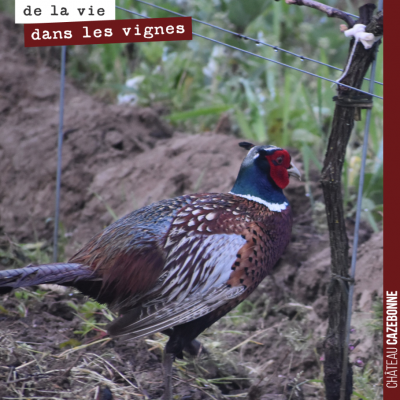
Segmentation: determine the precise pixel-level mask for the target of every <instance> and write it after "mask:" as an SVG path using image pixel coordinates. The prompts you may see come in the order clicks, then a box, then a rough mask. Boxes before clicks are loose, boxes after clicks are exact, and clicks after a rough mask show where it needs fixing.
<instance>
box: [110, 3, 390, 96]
mask: <svg viewBox="0 0 400 400" xmlns="http://www.w3.org/2000/svg"><path fill="white" fill-rule="evenodd" d="M115 7H116V8H118V9H120V10H122V11H126V12H128V13H130V14H134V15H137V16H139V17H142V18H147V19H150V17H148V16H146V15H143V14H139V13H138V12H136V11H131V10H127V9H126V8H122V7H120V6H115ZM192 34H193V35H194V36H198V37H201V38H203V39H206V40H209V41H211V42H214V43H217V44H220V45H222V46H225V47H229V48H231V49H233V50H237V51H240V52H242V53H245V54H249V55H251V56H254V57H257V58H261V59H262V60H266V61H271V62H273V63H275V64H278V65H281V66H283V67H286V68H290V69H293V70H295V71H299V72H302V73H303V74H307V75H310V76H314V77H315V78H319V79H323V80H325V81H328V82H331V83H334V84H336V85H340V86H343V87H346V88H348V89H352V90H355V91H357V92H360V93H364V94H367V95H369V96H373V97H376V98H378V99H381V100H383V97H381V96H378V95H376V94H371V93H369V92H365V91H364V90H361V89H357V88H355V87H352V86H349V85H345V84H344V83H337V82H336V81H334V80H332V79H329V78H325V77H324V76H320V75H317V74H313V73H312V72H308V71H305V70H303V69H300V68H296V67H293V66H291V65H288V64H285V63H282V62H280V61H276V60H273V59H271V58H267V57H263V56H260V55H259V54H255V53H252V52H250V51H247V50H243V49H240V48H239V47H235V46H231V45H230V44H227V43H223V42H220V41H219V40H216V39H212V38H209V37H207V36H203V35H200V34H199V33H195V32H192Z"/></svg>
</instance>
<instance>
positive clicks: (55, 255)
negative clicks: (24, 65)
mask: <svg viewBox="0 0 400 400" xmlns="http://www.w3.org/2000/svg"><path fill="white" fill-rule="evenodd" d="M66 53H67V46H62V47H61V80H60V113H59V120H58V148H57V181H56V211H55V216H54V236H53V261H54V262H57V261H58V224H59V220H60V190H61V161H62V145H63V125H64V88H65V59H66Z"/></svg>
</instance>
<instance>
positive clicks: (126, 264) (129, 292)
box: [0, 142, 300, 400]
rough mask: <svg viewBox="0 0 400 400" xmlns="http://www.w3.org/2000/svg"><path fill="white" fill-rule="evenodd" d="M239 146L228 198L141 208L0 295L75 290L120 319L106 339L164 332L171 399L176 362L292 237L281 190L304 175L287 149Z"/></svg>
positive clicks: (4, 283) (5, 279) (4, 280)
mask: <svg viewBox="0 0 400 400" xmlns="http://www.w3.org/2000/svg"><path fill="white" fill-rule="evenodd" d="M239 145H240V146H241V147H243V148H245V149H246V150H248V154H247V156H246V157H245V159H244V161H243V163H242V165H241V168H240V171H239V174H238V177H237V179H236V182H235V184H234V186H233V188H232V190H231V191H230V192H229V193H199V194H192V195H184V196H180V197H176V198H173V199H169V200H163V201H160V202H158V203H154V204H151V205H149V206H146V207H143V208H141V209H139V210H137V211H134V212H132V213H131V214H128V215H126V216H125V217H123V218H121V219H119V220H118V221H116V222H114V223H113V224H111V225H110V226H109V227H107V228H106V229H105V230H104V231H103V232H101V233H99V234H98V235H96V236H94V237H93V238H92V239H91V240H90V241H89V242H88V243H87V244H86V246H84V247H83V249H82V250H80V251H79V252H78V253H77V254H75V255H74V256H73V257H72V258H71V259H70V260H69V261H68V262H67V263H54V264H46V265H39V266H32V265H30V266H27V267H25V268H20V269H15V270H6V271H1V272H0V293H7V292H9V291H11V290H12V289H14V288H18V287H23V286H32V285H38V284H42V283H56V284H60V285H64V286H73V287H75V288H77V289H78V290H80V291H81V292H82V293H83V294H85V295H88V296H90V297H92V298H94V299H96V300H97V301H98V302H100V303H106V304H108V305H109V307H111V309H113V310H116V311H118V313H119V317H118V318H117V319H116V320H115V321H114V322H112V323H111V325H110V326H109V327H108V332H109V334H110V335H111V336H112V337H116V336H122V337H125V338H140V337H143V336H146V335H149V334H151V333H154V332H163V333H165V334H167V335H168V336H169V341H168V343H167V344H166V346H165V350H164V357H163V366H164V385H165V392H164V399H165V400H170V399H171V398H172V385H171V379H172V363H173V360H174V358H175V357H179V358H181V357H183V350H184V349H185V350H186V349H188V350H191V352H193V351H196V349H198V347H199V346H198V345H199V344H198V342H197V341H196V340H195V339H196V337H197V336H198V335H199V334H200V333H201V332H203V331H204V330H205V329H206V328H208V327H209V326H210V325H212V324H213V323H214V322H216V321H217V320H219V319H220V318H221V317H222V316H224V315H225V314H226V313H228V312H229V311H230V310H232V309H233V308H234V307H235V306H237V305H238V304H239V303H240V302H242V301H243V300H244V299H245V298H246V297H247V296H249V294H250V293H251V292H252V291H253V290H254V289H255V288H256V287H257V286H258V285H259V283H260V282H261V281H262V280H263V279H264V278H265V276H266V275H267V274H268V273H269V272H270V271H271V269H272V267H273V266H274V264H275V263H276V262H277V261H278V259H279V258H280V257H281V255H282V253H283V252H284V250H285V248H286V246H287V244H288V243H289V241H290V236H291V229H292V215H291V209H290V206H289V204H288V201H287V199H286V197H285V195H284V194H283V191H282V189H284V188H285V187H286V186H287V185H288V184H289V176H290V175H292V176H295V177H297V178H299V179H300V173H299V171H298V169H297V168H296V167H295V166H294V164H293V163H292V162H291V157H290V155H289V153H288V152H287V151H286V150H284V149H282V148H279V147H275V146H266V145H264V146H255V145H253V144H251V143H247V142H242V143H239Z"/></svg>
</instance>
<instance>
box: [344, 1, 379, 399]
mask: <svg viewBox="0 0 400 400" xmlns="http://www.w3.org/2000/svg"><path fill="white" fill-rule="evenodd" d="M382 10H383V0H379V4H378V11H382ZM377 54H378V47H377V48H376V50H375V59H374V61H373V62H372V66H371V81H370V84H369V91H370V92H371V93H372V92H373V91H374V84H373V81H374V79H375V72H376V59H377ZM371 116H372V109H371V108H369V109H368V110H367V117H366V120H365V131H364V140H363V149H362V157H361V169H360V181H359V183H358V197H357V211H356V222H355V226H354V238H353V250H352V257H351V268H350V287H349V294H348V301H347V318H346V331H345V332H346V338H345V343H344V349H343V366H342V381H341V387H340V400H344V399H345V395H346V381H347V363H348V361H347V358H348V354H349V342H350V324H351V313H352V311H353V310H352V309H353V294H354V284H355V282H354V278H355V275H356V263H357V248H358V235H359V229H360V217H361V207H362V199H363V189H364V175H365V164H366V160H367V151H368V136H369V128H370V126H371Z"/></svg>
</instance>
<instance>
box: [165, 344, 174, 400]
mask: <svg viewBox="0 0 400 400" xmlns="http://www.w3.org/2000/svg"><path fill="white" fill-rule="evenodd" d="M173 362H174V355H173V354H172V353H167V351H166V349H165V348H164V353H163V367H164V396H163V400H172V363H173Z"/></svg>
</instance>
